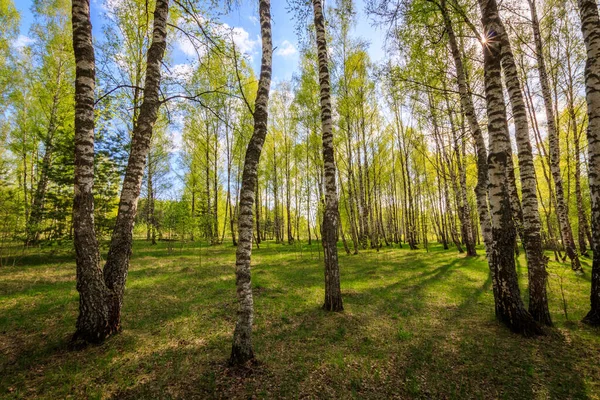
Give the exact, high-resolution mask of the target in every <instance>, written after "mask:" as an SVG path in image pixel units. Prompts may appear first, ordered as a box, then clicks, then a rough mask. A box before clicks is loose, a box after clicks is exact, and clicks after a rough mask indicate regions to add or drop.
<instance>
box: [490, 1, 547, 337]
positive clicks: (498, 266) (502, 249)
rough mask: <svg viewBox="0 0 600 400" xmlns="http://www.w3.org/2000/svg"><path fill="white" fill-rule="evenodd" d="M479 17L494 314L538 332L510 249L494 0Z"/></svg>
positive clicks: (503, 111)
mask: <svg viewBox="0 0 600 400" xmlns="http://www.w3.org/2000/svg"><path fill="white" fill-rule="evenodd" d="M479 6H480V8H481V15H482V17H481V19H482V23H483V27H484V33H485V35H486V37H487V41H486V42H485V43H484V44H483V53H484V80H485V97H486V103H487V115H488V132H489V137H490V151H489V156H488V167H489V196H490V209H491V222H492V238H493V240H494V246H493V247H494V248H493V250H492V253H491V255H490V257H489V263H490V264H491V268H492V271H493V276H492V278H493V285H494V286H495V293H494V300H495V304H496V316H497V317H498V319H499V320H500V321H502V322H503V323H504V324H506V325H507V326H508V327H509V328H510V329H511V330H513V331H514V332H518V333H521V334H523V335H526V336H532V335H536V334H540V333H542V331H541V329H540V327H539V326H538V325H537V323H536V322H535V320H534V319H533V318H532V317H531V314H529V312H527V310H526V309H525V307H524V305H523V301H522V300H521V296H520V290H519V283H518V278H517V271H516V268H515V258H514V253H513V248H514V244H515V228H514V221H513V218H512V215H511V214H512V213H511V204H510V198H509V194H508V190H507V189H508V185H509V182H508V177H507V174H506V169H507V164H508V157H509V156H510V154H509V152H508V148H509V146H510V142H509V135H508V124H507V118H506V106H505V103H504V98H503V91H502V77H501V67H500V59H501V44H500V42H499V40H498V35H499V32H500V30H501V29H502V26H501V22H500V19H499V15H498V8H497V5H496V1H495V0H479Z"/></svg>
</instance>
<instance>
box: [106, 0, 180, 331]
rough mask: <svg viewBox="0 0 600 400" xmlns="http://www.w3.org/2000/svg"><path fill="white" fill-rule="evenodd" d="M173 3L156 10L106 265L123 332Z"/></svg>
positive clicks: (116, 321) (114, 324) (161, 0)
mask: <svg viewBox="0 0 600 400" xmlns="http://www.w3.org/2000/svg"><path fill="white" fill-rule="evenodd" d="M168 14H169V0H157V2H156V8H155V9H154V27H153V33H152V44H151V45H150V48H149V49H148V56H147V62H146V82H145V84H144V97H143V100H142V105H141V107H140V113H139V115H138V118H137V120H136V122H135V125H134V127H133V133H132V141H131V152H130V154H129V161H128V163H127V170H126V172H125V179H124V180H123V189H122V190H121V199H120V202H119V211H118V214H117V221H116V223H115V228H114V230H113V233H112V237H111V242H110V248H109V251H108V257H107V259H106V265H105V266H104V280H105V281H106V285H107V286H108V287H109V288H110V289H112V290H113V291H114V292H115V295H116V296H115V298H114V301H113V304H111V305H110V308H111V316H110V324H111V329H113V330H119V329H120V325H121V307H122V306H123V294H124V291H125V281H126V279H127V272H128V269H129V258H130V256H131V245H132V241H133V224H134V220H135V215H136V212H137V205H138V198H139V196H140V190H141V188H142V179H143V177H144V169H145V168H146V159H147V158H148V151H149V150H150V141H151V139H152V132H153V126H154V123H155V122H156V118H157V116H158V109H159V107H160V104H161V101H160V99H159V90H160V78H161V76H160V70H161V65H162V59H163V56H164V54H165V49H166V45H167V43H166V38H167V17H168Z"/></svg>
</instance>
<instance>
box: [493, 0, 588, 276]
mask: <svg viewBox="0 0 600 400" xmlns="http://www.w3.org/2000/svg"><path fill="white" fill-rule="evenodd" d="M529 8H530V9H531V25H532V27H533V38H534V41H535V53H536V59H537V66H538V72H539V78H540V85H541V86H542V97H543V98H544V106H545V109H546V123H547V126H548V139H549V147H550V171H551V173H552V178H554V187H555V193H556V215H557V217H558V223H559V226H560V231H561V236H562V239H563V245H564V247H565V251H566V253H567V256H569V259H570V260H571V268H572V269H573V271H577V272H579V273H581V272H583V269H582V268H581V263H580V262H579V258H578V256H577V249H576V247H575V240H573V230H572V229H571V223H570V222H569V213H568V212H567V205H566V203H565V193H564V189H563V183H562V176H561V173H560V143H559V139H558V130H557V127H556V120H555V118H554V111H553V110H554V106H553V102H552V94H551V92H550V83H549V82H548V73H547V71H546V62H545V60H544V48H543V45H542V36H541V34H540V24H539V22H538V17H537V12H536V9H535V0H529ZM506 40H508V39H506ZM511 58H512V57H511ZM512 63H513V64H514V61H512ZM505 68H506V67H505ZM515 74H516V68H515ZM514 79H516V78H514ZM519 96H520V98H521V101H522V99H523V95H522V94H521V92H520V91H519ZM511 97H512V96H511ZM513 113H514V112H513ZM523 115H525V117H524V118H525V120H526V119H527V117H526V114H525V106H524V105H523ZM515 121H516V116H515Z"/></svg>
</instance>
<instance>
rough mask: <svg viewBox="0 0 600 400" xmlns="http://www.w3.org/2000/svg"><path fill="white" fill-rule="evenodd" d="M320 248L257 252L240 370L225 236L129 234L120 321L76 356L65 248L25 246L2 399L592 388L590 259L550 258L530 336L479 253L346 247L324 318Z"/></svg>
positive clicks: (10, 309)
mask: <svg viewBox="0 0 600 400" xmlns="http://www.w3.org/2000/svg"><path fill="white" fill-rule="evenodd" d="M318 246H319V244H316V243H314V244H313V245H312V246H310V247H309V246H307V245H306V244H304V245H303V247H300V246H299V245H297V244H296V245H293V246H288V245H276V244H274V243H270V242H266V243H263V245H262V246H261V248H260V249H255V250H254V252H253V267H252V274H253V292H254V301H255V311H256V315H255V330H254V333H255V334H254V345H255V352H256V355H257V357H258V359H259V361H260V363H259V365H258V366H257V367H255V368H254V369H253V370H252V371H250V372H249V373H248V375H246V376H243V377H240V376H238V375H236V374H235V373H232V372H231V371H229V370H228V369H227V367H226V365H225V361H226V359H227V357H228V355H229V351H230V349H231V347H230V346H231V334H232V331H233V327H234V324H235V318H236V297H235V275H234V259H235V249H234V247H232V246H231V244H227V245H223V246H215V247H210V246H208V245H207V244H206V243H204V244H203V245H202V247H200V246H199V245H198V243H195V244H191V243H187V244H184V245H183V246H179V247H177V246H175V248H174V250H172V251H169V250H168V248H167V245H166V244H164V243H159V245H157V246H150V245H148V244H147V243H145V242H136V243H135V246H134V252H133V258H132V261H131V269H130V274H129V278H128V284H127V289H126V298H125V305H124V310H123V328H124V330H123V332H122V333H121V334H119V335H117V336H115V337H113V338H111V339H109V340H108V341H107V342H106V343H105V344H103V345H101V346H90V347H88V348H86V349H83V350H80V351H69V350H68V346H67V344H68V341H69V338H70V335H71V334H72V333H73V329H74V324H75V319H76V316H77V292H76V291H75V283H74V279H75V265H74V262H73V258H72V257H71V258H68V259H67V258H66V257H67V256H68V255H69V254H70V253H69V252H68V251H67V250H65V251H64V252H56V254H54V255H46V256H43V255H39V254H38V255H35V256H31V257H30V258H27V257H23V258H22V259H23V260H25V259H30V260H33V261H32V264H31V265H22V264H19V265H15V266H14V267H7V268H2V269H0V300H1V301H0V351H1V354H2V357H1V358H0V397H6V398H27V399H29V398H48V399H55V398H66V397H69V396H70V397H73V398H111V397H112V398H157V397H158V398H169V397H171V398H186V399H187V398H198V399H205V398H213V397H219V398H248V397H249V396H250V397H251V396H255V397H258V398H261V397H262V398H282V397H283V398H298V397H307V398H352V397H355V398H394V397H396V398H455V399H463V398H573V399H575V398H599V394H598V393H599V392H600V383H599V382H600V365H599V363H598V362H597V361H598V357H599V354H600V339H599V337H600V336H599V335H600V331H599V330H598V329H593V328H589V327H587V326H584V325H581V324H580V323H579V322H578V321H579V320H580V319H581V317H582V316H583V315H584V314H585V312H586V311H587V307H588V301H589V285H590V283H589V271H590V267H589V263H584V266H585V267H586V272H587V275H586V276H584V277H576V276H575V275H574V274H573V273H572V272H571V271H570V268H569V266H568V265H566V264H563V263H556V262H554V261H552V262H551V263H550V266H549V301H550V310H551V312H552V317H553V319H554V321H555V324H556V328H555V329H553V330H552V331H551V334H549V335H548V336H545V337H541V338H535V339H524V338H521V337H520V336H517V335H514V334H512V333H510V332H509V331H508V330H506V329H505V328H504V327H503V326H502V325H500V324H499V323H498V322H496V320H495V318H494V311H493V310H494V303H493V297H492V293H491V280H490V278H489V270H488V267H487V263H486V262H485V257H484V256H483V255H480V256H478V257H476V258H465V257H464V256H463V255H459V254H458V253H457V252H456V251H454V250H447V251H444V250H441V248H440V247H439V246H431V247H430V249H429V251H426V250H424V249H421V250H417V251H410V250H408V249H398V248H393V249H390V248H383V249H381V251H380V252H376V251H374V250H368V251H363V252H361V254H359V255H358V256H347V255H345V254H344V253H343V251H340V269H341V277H342V293H343V297H344V307H345V311H344V312H342V313H327V312H325V311H323V310H322V309H321V305H322V301H323V284H324V275H323V266H322V258H320V257H322V251H320V250H319V249H318ZM480 253H481V249H480ZM65 255H67V256H65ZM36 257H38V258H36ZM54 257H56V259H55V258H54ZM42 259H45V261H46V263H44V262H42ZM519 262H520V266H519V276H520V279H521V288H522V295H523V298H524V300H525V301H526V300H527V288H526V285H527V270H526V267H525V265H526V264H525V259H524V258H523V256H521V258H520V259H519ZM563 297H564V299H566V306H565V301H564V300H563ZM565 309H566V315H565ZM567 316H568V320H567Z"/></svg>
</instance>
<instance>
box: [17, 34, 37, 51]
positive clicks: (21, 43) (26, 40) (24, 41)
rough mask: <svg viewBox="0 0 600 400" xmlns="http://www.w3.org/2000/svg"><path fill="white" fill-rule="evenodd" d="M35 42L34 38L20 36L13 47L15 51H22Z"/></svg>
mask: <svg viewBox="0 0 600 400" xmlns="http://www.w3.org/2000/svg"><path fill="white" fill-rule="evenodd" d="M34 41H35V40H33V39H32V38H30V37H28V36H25V35H19V37H18V38H17V40H15V41H14V42H13V47H14V48H15V49H22V48H23V47H27V46H29V45H30V44H32V43H33V42H34Z"/></svg>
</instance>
